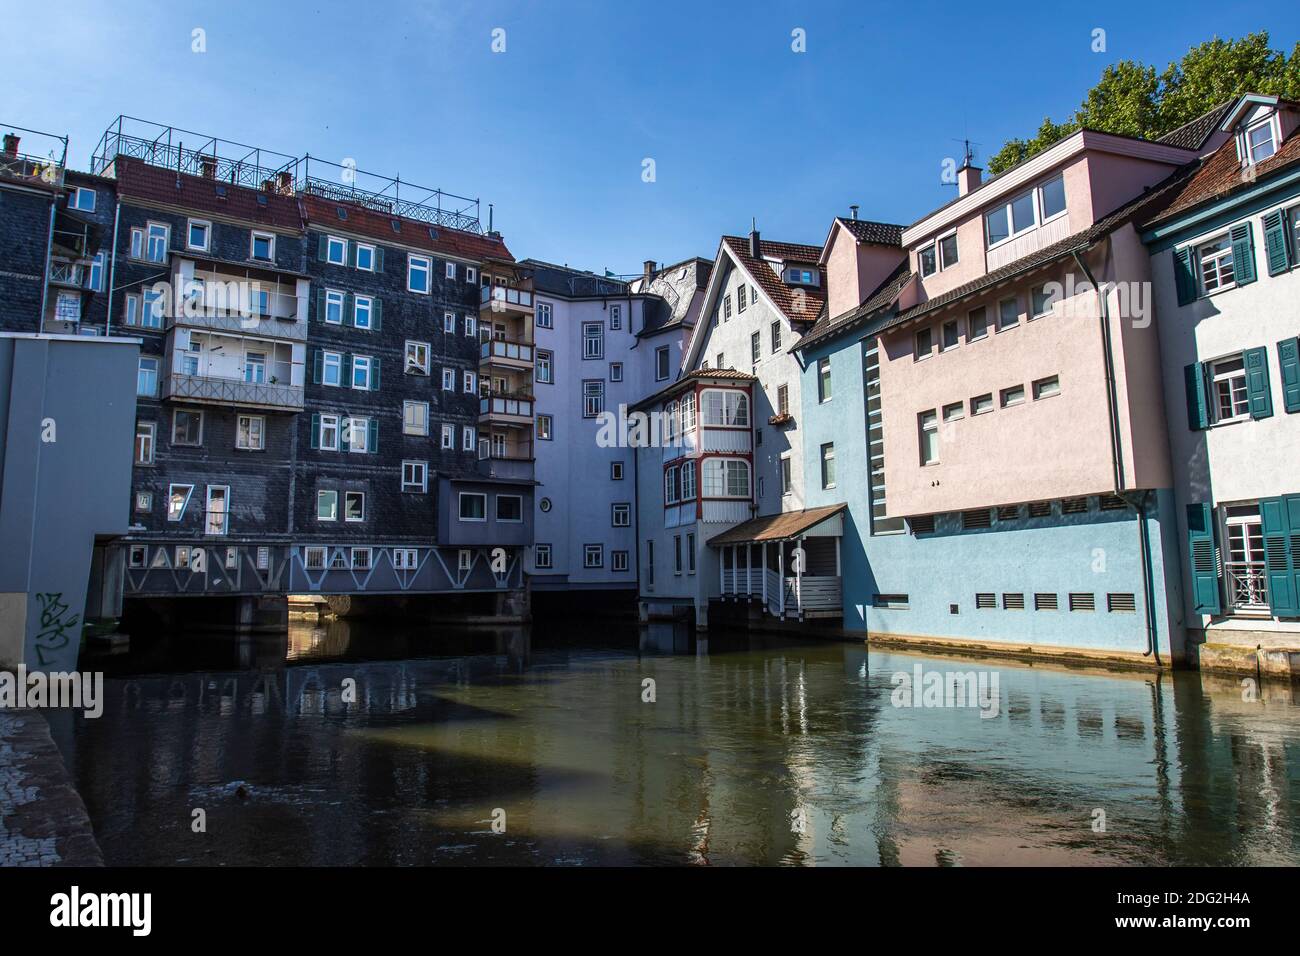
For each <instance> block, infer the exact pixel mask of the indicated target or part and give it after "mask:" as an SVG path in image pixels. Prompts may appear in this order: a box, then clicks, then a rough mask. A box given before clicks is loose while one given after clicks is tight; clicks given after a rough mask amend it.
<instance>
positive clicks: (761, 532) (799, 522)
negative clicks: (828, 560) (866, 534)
mask: <svg viewBox="0 0 1300 956" xmlns="http://www.w3.org/2000/svg"><path fill="white" fill-rule="evenodd" d="M847 507H848V505H847V504H846V503H844V502H840V503H839V504H834V505H823V506H822V507H820V508H808V509H806V510H804V511H786V512H784V513H782V514H779V515H764V516H763V517H761V518H750V519H749V520H748V521H742V522H741V523H740V524H738V525H736V526H735V527H734V528H729V529H727V530H726V531H724V532H722V533H721V534H716V535H714V536H713V537H712V538H710V539H709V547H711V548H717V547H721V546H722V545H724V544H745V543H747V542H758V541H785V540H787V539H789V538H797V537H798V536H799V535H801V534H803V533H804V532H805V531H807V530H808V529H809V528H812V527H814V526H815V525H819V524H821V523H822V522H823V521H825V520H826V519H827V518H830V517H833V516H834V515H837V514H839V513H840V512H841V511H843V510H844V509H845V508H847Z"/></svg>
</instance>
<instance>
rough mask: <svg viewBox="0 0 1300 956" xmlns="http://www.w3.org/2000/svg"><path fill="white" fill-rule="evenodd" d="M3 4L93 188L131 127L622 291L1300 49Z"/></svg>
mask: <svg viewBox="0 0 1300 956" xmlns="http://www.w3.org/2000/svg"><path fill="white" fill-rule="evenodd" d="M0 2H2V3H3V4H4V5H5V6H6V7H9V8H10V9H9V11H8V12H7V14H6V15H5V17H4V21H5V24H6V29H5V31H4V35H3V36H0V62H3V63H4V64H5V77H6V81H5V85H6V90H5V96H4V97H3V105H2V106H0V122H4V123H15V124H18V125H21V126H28V127H34V128H38V129H46V130H51V131H54V132H58V133H66V134H68V135H69V136H71V140H72V143H71V163H72V165H74V166H77V167H79V168H85V167H86V166H87V165H88V161H89V156H90V153H91V151H92V150H93V148H94V146H95V144H96V143H97V142H98V140H99V137H100V135H101V133H102V132H103V130H104V128H105V127H106V126H108V125H109V123H110V121H111V120H112V119H113V118H114V117H115V116H116V115H117V114H119V113H126V114H128V115H134V116H138V117H143V118H145V119H150V120H156V121H159V122H163V123H170V124H174V125H176V126H181V127H185V128H188V129H192V130H197V131H200V132H203V133H207V134H212V135H216V136H220V137H225V138H228V139H232V140H236V141H240V142H245V143H250V144H256V145H260V146H263V147H265V148H268V149H273V150H278V151H280V152H283V153H288V154H294V155H301V154H303V153H307V152H310V153H311V154H312V155H313V156H321V157H325V158H328V159H332V160H334V161H342V160H343V159H345V158H348V157H351V158H354V159H355V160H356V162H357V164H358V166H359V167H360V168H362V169H365V170H371V171H374V172H377V173H384V174H388V175H394V174H400V175H401V176H402V178H403V179H406V180H410V181H414V182H418V183H421V184H424V185H428V186H439V187H442V188H444V189H447V190H450V191H453V192H457V193H460V194H463V195H468V196H476V197H480V198H481V199H482V201H483V215H484V218H485V219H486V215H487V203H488V202H492V203H494V204H495V224H496V226H497V228H498V229H500V230H501V231H502V232H503V234H504V235H505V238H506V242H507V244H508V245H509V247H510V249H511V251H512V252H514V254H515V255H516V256H519V257H521V258H522V257H525V256H533V257H537V258H542V259H548V260H551V261H554V262H565V263H569V264H571V265H574V266H578V267H581V268H589V269H593V270H596V271H600V270H603V269H606V268H608V269H611V270H613V271H615V272H620V273H631V272H638V271H640V268H641V261H642V260H643V259H648V258H653V259H656V260H658V261H660V262H672V261H676V260H679V259H683V258H686V257H687V256H691V255H704V256H708V257H712V255H713V254H714V252H715V251H716V248H717V242H718V237H719V236H720V235H722V234H723V233H733V234H734V233H743V232H745V231H747V230H748V227H749V223H750V218H751V217H756V218H757V220H758V225H759V229H760V231H761V232H762V233H763V235H764V236H765V237H767V238H771V239H782V240H787V241H794V242H808V243H814V244H820V243H821V242H822V240H823V238H824V237H825V234H826V231H827V229H828V228H829V224H830V220H831V217H832V216H834V215H836V214H847V211H848V206H849V204H850V203H857V204H859V205H860V206H861V208H862V212H861V215H862V216H863V217H864V218H872V219H880V220H885V221H891V222H901V223H910V222H912V221H914V220H916V219H917V218H919V217H920V216H921V215H922V214H923V213H924V212H925V211H927V210H928V209H930V208H932V207H934V206H936V205H939V204H940V203H943V202H945V201H947V199H948V198H950V197H951V195H952V192H951V190H952V188H953V187H949V186H943V185H942V184H941V183H940V181H939V174H940V168H941V164H942V162H943V160H944V159H945V158H946V157H950V156H960V150H961V146H960V143H959V142H958V141H959V140H960V139H962V138H963V137H965V136H969V137H970V138H971V139H972V140H974V141H976V142H977V143H979V144H980V146H979V147H978V149H979V153H980V155H981V156H987V155H989V154H991V153H993V152H994V151H996V150H997V149H998V147H999V146H1000V145H1001V144H1002V142H1003V141H1005V140H1006V139H1007V138H1009V137H1011V136H1015V135H1023V134H1028V133H1031V132H1032V131H1034V130H1035V129H1036V128H1037V127H1038V124H1039V123H1040V122H1041V120H1042V118H1043V116H1045V115H1049V114H1050V115H1051V116H1053V117H1054V118H1056V119H1061V118H1063V117H1064V116H1065V115H1067V114H1068V113H1069V112H1070V111H1071V110H1072V109H1073V108H1074V107H1075V106H1076V105H1077V104H1078V102H1079V100H1080V99H1081V98H1082V96H1083V94H1084V92H1085V91H1086V90H1087V88H1088V87H1089V86H1091V85H1092V84H1093V83H1094V82H1095V81H1096V79H1097V77H1098V76H1099V75H1100V73H1101V70H1102V69H1103V68H1104V67H1105V65H1106V64H1107V63H1110V62H1113V61H1115V60H1118V59H1123V58H1137V59H1141V60H1143V61H1145V62H1148V63H1153V64H1155V65H1157V66H1158V67H1163V66H1164V64H1165V63H1166V62H1168V61H1169V60H1170V59H1173V58H1176V57H1178V56H1180V55H1181V54H1182V53H1183V52H1185V51H1186V49H1187V48H1188V47H1189V46H1190V45H1192V44H1194V43H1198V42H1201V41H1202V40H1205V39H1208V38H1210V37H1212V36H1214V35H1216V34H1217V35H1220V36H1241V35H1244V34H1245V33H1248V32H1250V31H1252V30H1259V29H1266V30H1268V31H1269V32H1270V33H1271V35H1272V45H1273V46H1274V48H1281V49H1286V50H1290V49H1291V47H1292V46H1293V45H1294V44H1295V43H1296V41H1297V38H1300V5H1297V4H1261V3H1258V2H1251V3H1234V2H1224V0H1218V2H1214V3H1208V2H1201V0H1184V2H1182V3H1180V4H1179V5H1178V6H1177V8H1176V9H1177V13H1176V15H1175V13H1174V11H1175V8H1173V7H1170V6H1168V5H1148V4H1143V3H1134V2H1132V0H1127V2H1122V3H1092V4H1087V5H1070V6H1066V5H1063V4H1062V5H1059V9H1056V7H1057V6H1058V5H1056V4H1044V3H996V2H987V3H971V2H967V3H962V4H931V3H911V4H905V3H899V4H888V5H883V4H877V3H864V2H862V0H856V2H811V0H803V2H790V0H786V2H764V0H754V2H744V3H739V2H738V3H731V2H721V0H717V2H712V0H708V2H699V0H697V2H677V0H663V2H657V3H648V2H639V0H617V2H615V0H608V2H601V3H597V2H586V3H580V2H570V0H546V2H541V0H537V2H521V0H514V2H499V0H475V2H457V3H452V2H444V0H424V2H416V3H408V2H400V3H384V2H376V3H365V2H353V3H333V2H312V3H298V2H283V0H280V2H276V0H262V2H259V3H248V2H244V0H225V2H222V3H220V4H209V3H204V4H197V3H183V2H174V3H166V4H161V3H159V4H151V3H142V2H136V0H116V2H114V3H112V4H105V3H102V2H88V0H60V3H59V4H58V15H57V16H56V17H54V18H53V19H51V18H50V17H49V16H46V15H45V14H43V13H40V12H39V5H38V6H37V7H31V6H30V5H26V4H19V3H17V2H16V0H0ZM20 6H21V7H24V8H26V10H27V12H26V13H21V14H20V13H18V12H17V11H18V9H19V7H20ZM1098 27H1100V28H1102V29H1104V30H1105V31H1106V41H1107V49H1106V52H1104V53H1094V52H1093V51H1092V48H1091V45H1092V31H1093V30H1094V28H1098ZM195 28H201V29H203V30H204V31H205V32H206V42H207V51H206V52H204V53H201V54H199V53H194V52H192V51H191V45H192V43H191V36H192V31H193V30H194V29H195ZM496 28H501V29H503V30H504V31H505V43H506V49H505V52H503V53H494V52H493V51H492V49H491V43H492V31H493V30H494V29H496ZM796 28H798V29H802V30H804V31H805V35H806V52H803V53H795V52H793V51H792V49H791V44H792V37H791V31H793V30H795V29H796ZM647 158H650V159H653V160H654V163H655V181H654V182H649V183H648V182H644V181H643V179H642V169H643V161H644V160H645V159H647Z"/></svg>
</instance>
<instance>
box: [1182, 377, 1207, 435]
mask: <svg viewBox="0 0 1300 956" xmlns="http://www.w3.org/2000/svg"><path fill="white" fill-rule="evenodd" d="M1183 380H1184V381H1185V382H1186V384H1187V427H1188V428H1190V429H1191V430H1192V431H1194V432H1198V431H1201V430H1202V429H1204V428H1208V427H1209V426H1210V406H1209V403H1208V401H1207V400H1206V396H1205V367H1204V366H1203V365H1201V363H1200V362H1193V363H1192V364H1191V365H1185V366H1183Z"/></svg>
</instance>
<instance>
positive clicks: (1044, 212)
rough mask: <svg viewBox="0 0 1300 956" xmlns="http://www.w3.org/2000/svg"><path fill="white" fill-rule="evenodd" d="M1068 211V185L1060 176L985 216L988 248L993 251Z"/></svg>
mask: <svg viewBox="0 0 1300 956" xmlns="http://www.w3.org/2000/svg"><path fill="white" fill-rule="evenodd" d="M1040 209H1041V215H1040ZM1048 210H1051V211H1050V212H1049V211H1048ZM1064 210H1065V184H1064V180H1063V179H1062V178H1061V177H1059V176H1058V177H1056V178H1055V179H1053V180H1049V181H1048V182H1046V183H1044V184H1043V185H1042V186H1040V187H1039V188H1038V189H1031V190H1029V192H1025V193H1021V194H1020V195H1019V196H1016V197H1015V198H1013V199H1012V200H1010V201H1009V202H1007V203H1006V204H1004V205H1001V206H998V207H997V208H996V209H992V210H990V211H989V212H987V213H985V214H984V232H985V236H986V238H987V239H988V245H989V247H990V248H991V247H993V246H996V245H997V244H998V243H1001V242H1005V241H1006V240H1007V239H1010V238H1012V237H1014V236H1018V235H1020V234H1021V233H1022V232H1026V231H1028V230H1030V229H1032V228H1034V226H1036V225H1038V224H1039V223H1040V222H1043V221H1046V220H1047V219H1050V218H1052V217H1053V216H1056V215H1059V214H1060V213H1062V212H1064Z"/></svg>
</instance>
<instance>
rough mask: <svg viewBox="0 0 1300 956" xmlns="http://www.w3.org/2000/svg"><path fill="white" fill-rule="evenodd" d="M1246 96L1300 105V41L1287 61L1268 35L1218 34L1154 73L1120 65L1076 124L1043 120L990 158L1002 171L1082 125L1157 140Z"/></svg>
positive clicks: (1110, 70) (1091, 94)
mask: <svg viewBox="0 0 1300 956" xmlns="http://www.w3.org/2000/svg"><path fill="white" fill-rule="evenodd" d="M1243 93H1267V94H1274V95H1277V96H1282V97H1285V98H1287V99H1293V100H1300V43H1297V44H1296V46H1295V48H1294V49H1293V50H1292V51H1291V55H1290V56H1287V54H1286V53H1285V52H1282V51H1280V50H1274V49H1272V48H1271V47H1270V46H1269V39H1268V33H1267V32H1263V31H1261V32H1259V33H1251V34H1248V35H1247V36H1245V37H1243V38H1241V39H1239V40H1232V39H1229V40H1224V39H1220V38H1219V37H1215V38H1214V39H1212V40H1208V41H1206V42H1205V43H1201V44H1199V45H1198V46H1194V47H1192V48H1191V49H1190V50H1188V51H1187V53H1186V54H1184V56H1183V57H1182V59H1180V60H1178V61H1177V62H1174V63H1170V64H1169V65H1168V66H1167V67H1165V69H1164V71H1163V72H1161V73H1159V74H1157V73H1156V69H1155V67H1151V66H1146V65H1145V64H1143V63H1140V62H1137V61H1134V60H1121V61H1120V62H1118V63H1115V64H1112V65H1110V66H1108V67H1106V69H1105V70H1104V71H1103V72H1102V74H1101V78H1100V79H1099V80H1098V81H1097V84H1096V86H1094V87H1093V88H1092V89H1090V90H1089V91H1088V94H1087V96H1085V97H1084V100H1083V102H1082V103H1081V104H1080V106H1079V108H1078V109H1077V110H1075V112H1074V116H1073V118H1072V119H1070V120H1067V121H1066V122H1064V123H1056V122H1054V121H1053V120H1052V119H1051V118H1050V117H1048V118H1045V119H1044V120H1043V124H1042V126H1040V127H1039V129H1038V133H1037V135H1035V136H1034V137H1033V138H1032V139H1029V140H1023V139H1012V140H1009V141H1008V142H1007V143H1005V144H1004V145H1003V146H1002V148H1001V149H999V150H998V151H997V152H996V153H994V154H993V156H991V157H990V159H989V163H988V166H989V171H990V172H991V173H994V174H997V173H1001V172H1004V171H1006V170H1007V169H1010V168H1011V167H1012V166H1014V165H1015V164H1016V163H1018V162H1020V161H1021V160H1024V159H1028V158H1029V157H1030V156H1033V155H1034V154H1035V153H1040V152H1042V151H1043V150H1045V149H1047V148H1048V147H1049V146H1051V145H1052V144H1053V143H1055V142H1057V141H1059V140H1061V139H1063V138H1064V137H1066V136H1069V135H1070V134H1071V133H1073V132H1074V131H1075V130H1077V129H1079V128H1080V127H1081V126H1086V127H1087V128H1089V129H1096V130H1101V131H1103V132H1107V133H1119V134H1122V135H1125V136H1141V137H1144V138H1146V139H1156V138H1158V137H1160V136H1164V135H1165V134H1166V133H1169V132H1171V131H1172V130H1175V129H1177V128H1178V127H1179V126H1182V125H1183V124H1185V123H1189V122H1191V121H1192V120H1194V119H1196V117H1198V116H1200V115H1201V114H1203V113H1205V112H1208V111H1209V110H1211V109H1213V108H1214V107H1215V106H1217V105H1219V104H1220V103H1222V102H1224V101H1226V100H1230V99H1233V98H1234V97H1237V96H1240V95H1241V94H1243Z"/></svg>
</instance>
